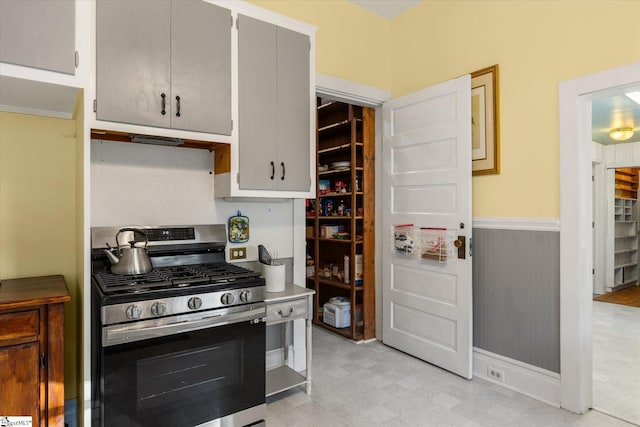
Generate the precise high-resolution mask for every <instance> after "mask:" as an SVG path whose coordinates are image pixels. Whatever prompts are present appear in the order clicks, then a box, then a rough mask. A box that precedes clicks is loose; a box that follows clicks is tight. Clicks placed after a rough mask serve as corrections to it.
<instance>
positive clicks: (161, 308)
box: [151, 302, 167, 316]
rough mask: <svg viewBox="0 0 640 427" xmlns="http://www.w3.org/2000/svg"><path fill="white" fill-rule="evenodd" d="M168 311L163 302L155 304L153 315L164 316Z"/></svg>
mask: <svg viewBox="0 0 640 427" xmlns="http://www.w3.org/2000/svg"><path fill="white" fill-rule="evenodd" d="M166 311H167V306H166V305H165V303H163V302H154V303H153V305H152V306H151V314H153V315H154V316H162V315H163V314H164V313H165V312H166Z"/></svg>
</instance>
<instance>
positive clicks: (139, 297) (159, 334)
mask: <svg viewBox="0 0 640 427" xmlns="http://www.w3.org/2000/svg"><path fill="white" fill-rule="evenodd" d="M132 229H135V230H136V231H133V230H132ZM123 230H124V231H123ZM116 235H118V240H119V243H121V242H127V243H128V244H127V245H126V246H130V247H131V248H134V247H135V248H136V249H137V248H140V247H145V245H146V249H145V250H144V252H146V253H147V254H148V258H149V261H150V262H151V266H152V268H151V266H149V268H151V270H150V271H148V272H145V273H143V274H114V273H113V272H112V268H111V265H112V263H113V262H114V260H113V259H114V257H112V256H108V254H107V253H106V252H105V250H109V249H110V247H112V248H111V250H112V252H117V248H113V246H116V245H117V243H116V239H115V237H116ZM147 241H148V243H147ZM225 243H226V232H225V226H224V225H191V226H138V227H97V228H92V230H91V247H92V262H91V269H92V286H91V287H92V326H91V336H92V363H91V371H92V426H97V427H102V426H105V427H106V426H154V427H157V426H167V427H183V426H200V425H204V426H207V425H211V426H213V425H224V426H246V425H252V426H253V425H264V422H263V420H264V418H265V414H266V405H265V333H266V329H265V328H266V327H265V317H266V311H265V304H264V296H265V284H264V279H263V278H262V277H261V276H260V274H259V273H256V272H254V271H251V270H248V269H245V268H242V267H238V266H237V265H233V264H228V263H226V262H225V255H224V253H225V252H224V251H225ZM120 252H121V253H122V250H121V251H120ZM138 255H142V256H145V257H146V255H145V254H144V253H141V254H138ZM121 259H122V258H121ZM115 260H116V262H117V261H118V260H117V256H116V257H115Z"/></svg>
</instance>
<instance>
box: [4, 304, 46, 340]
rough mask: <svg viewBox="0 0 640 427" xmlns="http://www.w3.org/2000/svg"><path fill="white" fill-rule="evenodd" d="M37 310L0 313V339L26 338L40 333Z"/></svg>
mask: <svg viewBox="0 0 640 427" xmlns="http://www.w3.org/2000/svg"><path fill="white" fill-rule="evenodd" d="M39 314H40V312H39V311H38V310H29V311H17V312H12V313H0V341H5V340H14V339H18V338H27V337H32V336H35V337H37V336H38V335H39V334H40V322H39V320H40V316H39Z"/></svg>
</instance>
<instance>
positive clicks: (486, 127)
mask: <svg viewBox="0 0 640 427" xmlns="http://www.w3.org/2000/svg"><path fill="white" fill-rule="evenodd" d="M499 111H500V109H499V108H498V65H497V64H496V65H492V66H490V67H487V68H483V69H482V70H478V71H475V72H473V73H471V147H472V151H473V153H472V156H471V159H472V165H471V170H472V172H473V175H490V174H497V173H500V132H499V130H500V126H499V125H500V120H499V119H500V117H499Z"/></svg>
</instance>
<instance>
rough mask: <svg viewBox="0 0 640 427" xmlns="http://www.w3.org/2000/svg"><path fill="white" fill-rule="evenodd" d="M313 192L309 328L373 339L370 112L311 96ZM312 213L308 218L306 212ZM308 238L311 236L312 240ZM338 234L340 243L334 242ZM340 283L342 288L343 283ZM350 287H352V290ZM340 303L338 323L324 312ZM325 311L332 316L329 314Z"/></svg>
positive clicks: (372, 132) (310, 205)
mask: <svg viewBox="0 0 640 427" xmlns="http://www.w3.org/2000/svg"><path fill="white" fill-rule="evenodd" d="M317 126H318V127H317V133H316V135H317V144H316V147H317V151H316V164H317V167H318V169H317V180H316V181H317V191H316V198H315V199H309V200H307V215H306V227H307V266H308V267H307V272H308V274H311V273H310V271H313V277H310V278H309V280H307V285H308V286H309V287H313V288H314V289H315V291H316V293H315V296H314V323H315V324H317V325H319V326H322V327H324V328H326V329H327V330H330V331H333V332H336V333H338V334H340V335H342V336H345V337H348V338H350V339H353V340H363V339H371V338H374V337H375V264H374V262H375V246H374V245H375V242H374V237H375V236H374V231H375V228H374V227H375V224H374V218H375V197H374V193H375V188H374V187H375V177H374V158H375V110H373V109H372V108H367V107H361V106H356V105H350V104H347V103H344V102H339V101H334V100H328V99H326V98H318V102H317ZM309 212H312V214H309ZM311 236H313V237H311ZM333 236H344V237H345V238H343V239H341V238H333ZM344 282H347V283H344ZM356 283H357V285H356ZM336 298H342V299H343V301H340V304H341V305H340V306H341V307H342V306H344V307H345V309H344V311H342V312H341V313H342V314H343V316H342V317H340V319H341V320H345V318H348V319H349V321H348V322H347V323H348V325H346V326H345V327H344V328H343V327H338V328H336V327H334V326H342V325H343V323H334V322H336V318H335V317H333V314H331V316H329V317H327V318H325V317H324V314H326V313H325V312H324V308H325V305H327V304H328V307H329V308H330V309H331V304H334V303H335V302H334V301H335V299H336ZM328 313H333V312H332V311H329V312H328Z"/></svg>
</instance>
